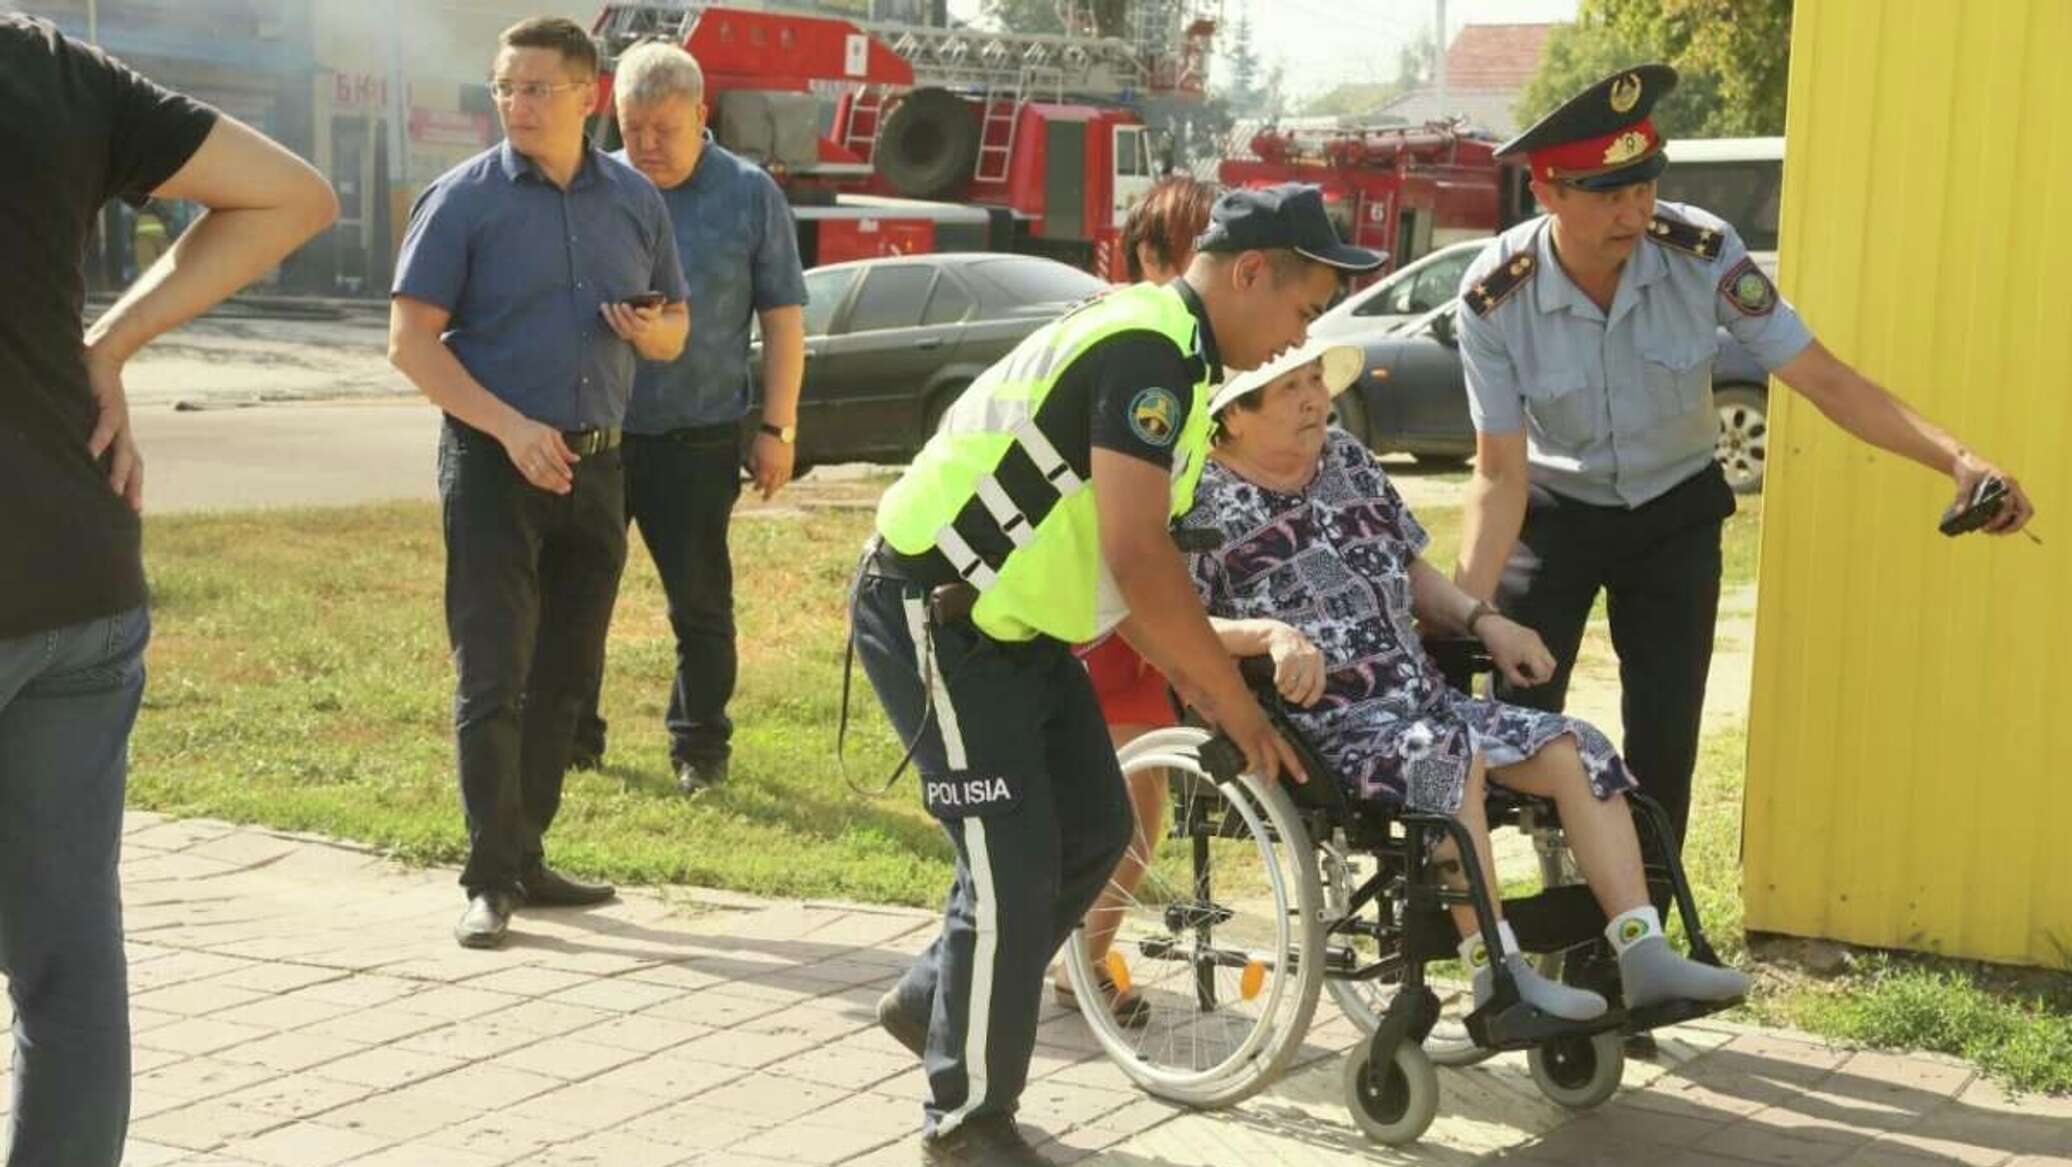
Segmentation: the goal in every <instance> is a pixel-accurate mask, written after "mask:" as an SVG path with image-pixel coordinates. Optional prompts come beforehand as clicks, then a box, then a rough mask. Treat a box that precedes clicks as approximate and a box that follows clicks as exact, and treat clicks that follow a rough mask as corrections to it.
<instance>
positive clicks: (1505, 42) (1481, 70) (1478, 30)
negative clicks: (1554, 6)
mask: <svg viewBox="0 0 2072 1167" xmlns="http://www.w3.org/2000/svg"><path fill="white" fill-rule="evenodd" d="M1559 27H1560V26H1559V25H1555V24H1470V25H1467V26H1465V27H1463V28H1462V29H1461V30H1460V34H1459V35H1458V36H1455V37H1454V38H1453V43H1452V44H1451V45H1448V46H1447V48H1446V84H1447V86H1448V87H1449V88H1458V89H1511V90H1518V89H1523V88H1525V83H1526V82H1527V81H1530V80H1532V75H1533V74H1534V73H1535V72H1537V71H1538V70H1539V67H1540V54H1541V53H1543V52H1545V51H1546V48H1547V38H1548V37H1549V36H1550V35H1552V34H1553V32H1554V30H1555V29H1556V28H1559Z"/></svg>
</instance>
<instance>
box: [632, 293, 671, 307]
mask: <svg viewBox="0 0 2072 1167" xmlns="http://www.w3.org/2000/svg"><path fill="white" fill-rule="evenodd" d="M667 300H668V297H667V296H664V295H663V294H662V293H660V292H635V293H634V294H633V295H631V296H628V297H626V299H625V301H624V303H625V305H626V306H627V307H628V308H660V307H661V306H662V305H663V303H664V302H665V301H667Z"/></svg>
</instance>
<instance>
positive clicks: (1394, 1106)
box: [1341, 1034, 1439, 1147]
mask: <svg viewBox="0 0 2072 1167" xmlns="http://www.w3.org/2000/svg"><path fill="white" fill-rule="evenodd" d="M1373 1048H1374V1036H1373V1035H1372V1034H1369V1035H1368V1036H1367V1037H1366V1038H1365V1039H1364V1040H1362V1041H1361V1042H1360V1044H1359V1045H1356V1046H1354V1047H1353V1049H1352V1052H1351V1053H1349V1054H1347V1055H1346V1057H1345V1074H1344V1076H1343V1078H1342V1079H1341V1081H1342V1082H1343V1083H1344V1085H1345V1106H1346V1109H1347V1110H1349V1111H1351V1112H1352V1116H1353V1122H1354V1123H1356V1124H1358V1126H1359V1128H1360V1129H1361V1130H1362V1131H1364V1132H1365V1133H1366V1135H1367V1137H1368V1138H1370V1139H1373V1140H1374V1141H1375V1142H1377V1143H1386V1144H1388V1145H1389V1146H1392V1147H1399V1146H1402V1145H1403V1144H1405V1143H1414V1142H1416V1141H1417V1140H1418V1139H1419V1138H1420V1137H1422V1136H1423V1135H1424V1133H1425V1131H1426V1129H1427V1128H1429V1127H1430V1126H1431V1125H1432V1118H1433V1116H1435V1115H1437V1114H1438V1113H1439V1074H1438V1071H1436V1070H1434V1069H1432V1059H1431V1057H1430V1056H1429V1055H1427V1054H1426V1053H1425V1051H1424V1050H1423V1049H1421V1048H1419V1047H1418V1046H1416V1045H1413V1044H1412V1043H1410V1042H1407V1041H1404V1042H1398V1043H1397V1044H1396V1053H1395V1056H1394V1057H1392V1058H1390V1059H1389V1063H1388V1065H1387V1066H1386V1067H1376V1068H1370V1066H1369V1065H1368V1059H1369V1057H1370V1056H1371V1054H1372V1051H1373ZM1376 1069H1379V1072H1378V1073H1377V1072H1376Z"/></svg>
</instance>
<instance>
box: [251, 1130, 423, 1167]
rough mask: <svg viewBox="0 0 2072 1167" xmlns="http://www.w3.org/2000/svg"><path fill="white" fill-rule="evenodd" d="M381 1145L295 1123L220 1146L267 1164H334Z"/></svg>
mask: <svg viewBox="0 0 2072 1167" xmlns="http://www.w3.org/2000/svg"><path fill="white" fill-rule="evenodd" d="M384 1145H385V1144H384V1142H383V1141H382V1140H381V1139H379V1138H376V1137H374V1136H370V1135H364V1134H358V1133H355V1132H352V1131H345V1130H339V1129H337V1128H336V1127H327V1126H320V1125H318V1124H316V1123H309V1122H298V1123H295V1124H294V1125H292V1126H285V1127H281V1128H279V1129H277V1130H270V1131H267V1132H266V1133H265V1134H262V1135H255V1136H253V1137H251V1138H248V1139H239V1140H237V1141H235V1142H233V1143H231V1144H230V1145H229V1146H226V1147H224V1148H223V1153H224V1154H226V1155H233V1156H236V1157H238V1158H243V1159H250V1160H252V1161H253V1162H255V1163H266V1164H269V1165H271V1167H336V1165H337V1164H339V1163H344V1162H347V1161H349V1160H352V1159H356V1158H359V1157H360V1156H363V1155H369V1154H372V1153H374V1152H375V1151H379V1150H381V1149H382V1148H383V1146H384Z"/></svg>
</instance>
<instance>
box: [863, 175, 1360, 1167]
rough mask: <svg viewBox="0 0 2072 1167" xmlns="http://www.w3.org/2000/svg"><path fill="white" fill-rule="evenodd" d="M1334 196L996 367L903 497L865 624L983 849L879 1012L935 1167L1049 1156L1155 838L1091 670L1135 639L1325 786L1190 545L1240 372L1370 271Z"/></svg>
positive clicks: (878, 553)
mask: <svg viewBox="0 0 2072 1167" xmlns="http://www.w3.org/2000/svg"><path fill="white" fill-rule="evenodd" d="M1382 259H1383V257H1382V256H1380V255H1378V254H1375V253H1373V252H1370V251H1366V250H1364V249H1361V248H1355V247H1350V246H1347V245H1345V244H1343V243H1342V242H1340V241H1339V239H1338V238H1337V235H1336V232H1335V231H1334V230H1333V228H1332V226H1331V223H1330V220H1329V219H1328V218H1327V217H1326V215H1325V213H1324V204H1323V199H1322V195H1321V193H1320V192H1319V191H1318V189H1317V188H1315V187H1313V186H1299V185H1295V184H1287V185H1283V186H1279V187H1274V188H1271V189H1267V190H1241V191H1232V192H1229V193H1227V194H1225V195H1224V196H1223V197H1222V198H1221V199H1220V200H1219V201H1218V203H1217V205H1216V207H1215V210H1214V212H1213V214H1212V216H1211V220H1210V225H1209V228H1208V230H1207V232H1205V233H1204V235H1203V236H1202V238H1201V240H1200V244H1199V251H1198V254H1197V257H1196V259H1195V261H1194V263H1193V264H1192V266H1190V267H1189V269H1188V271H1187V273H1186V274H1185V275H1184V276H1183V277H1182V278H1180V279H1178V280H1175V281H1173V282H1172V283H1170V284H1166V285H1164V286H1157V285H1151V284H1139V285H1136V286H1134V287H1130V288H1126V289H1122V290H1120V291H1116V292H1113V293H1111V294H1108V295H1105V296H1102V297H1100V298H1098V299H1095V300H1093V301H1091V302H1089V303H1087V304H1085V305H1082V306H1080V307H1079V308H1077V309H1076V310H1074V311H1073V312H1071V313H1069V314H1067V315H1066V316H1064V317H1063V318H1061V319H1059V320H1058V321H1056V322H1054V323H1052V324H1050V325H1048V326H1046V327H1045V328H1043V329H1041V330H1040V331H1038V332H1036V333H1035V334H1033V335H1032V336H1031V337H1029V338H1028V339H1027V340H1025V341H1024V342H1022V344H1021V345H1019V346H1018V347H1016V349H1015V350H1014V351H1013V352H1012V353H1010V354H1008V356H1006V357H1005V358H1003V359H1002V360H1001V361H1000V362H999V363H998V364H996V365H994V366H993V367H992V368H991V369H989V370H987V371H986V373H985V374H983V375H982V376H980V377H979V379H978V380H977V381H975V382H974V383H973V384H972V386H971V387H970V388H969V389H967V390H966V391H965V392H964V394H963V396H962V397H960V398H959V399H958V401H957V402H956V403H955V404H954V405H953V406H952V407H951V408H950V410H949V411H948V413H947V414H946V415H945V416H944V419H943V423H942V426H941V429H940V430H939V431H938V432H937V433H936V435H935V436H934V437H933V438H932V439H931V440H930V441H929V443H928V445H927V447H926V448H925V449H924V450H923V451H922V452H921V454H920V456H919V457H918V458H916V459H915V461H914V463H913V465H912V466H911V467H910V468H909V469H908V470H907V472H906V473H905V474H904V475H903V476H902V477H901V478H900V480H899V481H898V482H897V483H895V484H894V485H893V487H892V488H891V489H890V490H889V491H888V492H887V493H886V495H885V498H884V500H883V502H882V503H881V504H880V506H879V509H878V518H877V533H876V535H875V537H874V538H873V539H872V541H871V547H870V549H869V551H868V552H867V556H866V560H865V562H864V563H863V565H862V568H861V571H860V574H859V577H858V580H857V586H856V592H855V595H854V597H853V612H852V618H853V622H854V633H855V638H856V647H857V652H858V655H859V656H860V657H861V658H862V659H863V662H864V667H865V670H866V672H867V674H868V675H869V677H870V680H871V684H872V686H873V687H874V688H875V689H876V690H877V693H878V696H879V699H880V700H881V701H882V702H883V704H884V706H885V709H886V712H887V714H888V716H889V718H890V720H891V722H892V724H893V726H894V728H895V729H896V731H897V732H898V733H899V735H900V737H901V740H902V741H905V742H908V743H911V744H912V756H913V758H914V760H915V763H916V765H917V767H918V769H919V770H920V773H921V778H922V782H921V785H922V793H923V798H924V801H925V803H926V806H927V809H928V811H929V813H930V814H932V815H933V816H934V817H935V818H936V819H937V820H938V821H939V822H941V824H942V826H943V828H944V830H945V831H946V832H947V833H948V834H949V836H950V839H951V842H952V844H953V846H954V847H955V849H956V878H955V883H954V885H953V887H952V889H951V892H950V897H949V903H948V906H947V909H946V911H945V913H944V921H943V931H942V933H941V935H940V936H939V937H937V939H936V941H935V942H934V944H933V945H931V947H930V948H929V949H928V950H927V952H925V953H924V954H923V955H922V956H921V957H920V959H919V960H918V961H917V962H916V963H915V964H914V965H913V967H912V968H910V969H909V970H908V972H907V974H906V975H905V976H904V977H903V978H902V979H901V981H900V983H899V984H898V985H896V986H895V987H894V988H893V989H892V990H891V991H890V992H888V993H887V994H886V995H885V997H884V999H883V1000H882V1001H881V1002H880V1003H879V1007H878V1018H879V1021H880V1023H881V1024H883V1025H884V1027H885V1028H886V1030H887V1031H888V1032H889V1033H891V1034H892V1036H893V1037H895V1038H896V1039H898V1040H899V1041H900V1042H901V1043H902V1044H903V1045H905V1046H906V1047H907V1048H908V1049H911V1050H913V1051H914V1053H915V1054H916V1055H918V1056H921V1057H922V1058H923V1059H924V1062H925V1066H926V1069H927V1074H928V1090H929V1097H928V1100H927V1102H926V1105H925V1121H924V1130H923V1144H922V1159H923V1162H926V1163H934V1164H962V1163H986V1164H1023V1163H1027V1164H1036V1163H1042V1162H1044V1160H1043V1159H1042V1158H1041V1157H1040V1156H1039V1155H1037V1154H1036V1153H1035V1151H1034V1150H1033V1149H1031V1147H1030V1145H1029V1142H1028V1141H1027V1139H1025V1138H1024V1136H1023V1135H1022V1134H1021V1132H1020V1131H1019V1130H1018V1129H1017V1127H1016V1125H1015V1121H1014V1111H1015V1106H1016V1102H1017V1100H1018V1098H1019V1097H1020V1094H1021V1091H1022V1088H1023V1086H1024V1084H1025V1083H1026V1080H1027V1076H1028V1065H1029V1058H1030V1054H1031V1052H1032V1049H1033V1046H1034V1043H1035V1033H1036V1018H1037V1011H1038V1005H1039V999H1040V996H1041V989H1042V985H1043V978H1044V971H1045V969H1046V968H1047V967H1048V965H1049V963H1050V960H1051V957H1052V955H1053V954H1054V953H1055V952H1056V951H1057V949H1058V946H1059V944H1060V943H1062V942H1063V940H1064V939H1065V937H1066V936H1067V935H1068V934H1069V933H1070V931H1071V929H1072V928H1073V927H1074V926H1075V925H1076V924H1077V923H1078V922H1079V920H1080V918H1081V916H1083V915H1084V913H1085V912H1086V910H1087V908H1088V907H1089V906H1090V905H1091V904H1092V903H1093V902H1094V899H1095V897H1096V895H1097V894H1098V893H1099V891H1100V889H1101V887H1102V886H1103V884H1104V883H1105V882H1106V880H1107V879H1108V876H1109V874H1110V873H1111V872H1112V871H1113V870H1114V869H1115V865H1116V861H1117V860H1118V858H1120V856H1121V854H1122V852H1123V848H1124V847H1125V846H1126V845H1127V843H1128V840H1129V838H1130V834H1131V830H1132V823H1131V811H1130V807H1129V802H1128V800H1127V798H1126V796H1125V793H1124V786H1123V780H1122V775H1121V771H1120V770H1119V768H1118V766H1117V763H1116V758H1115V753H1114V750H1113V747H1112V746H1111V744H1110V743H1109V740H1108V734H1107V730H1106V728H1105V727H1104V725H1103V723H1102V719H1101V713H1100V709H1099V707H1098V706H1097V704H1096V702H1095V699H1094V695H1093V691H1092V689H1091V687H1090V685H1089V683H1088V680H1087V675H1086V670H1085V668H1084V667H1083V666H1082V665H1081V664H1080V663H1079V661H1078V660H1077V659H1076V658H1075V657H1074V656H1073V655H1072V653H1071V650H1070V646H1071V645H1073V644H1076V643H1083V642H1086V641H1089V640H1092V639H1094V638H1095V637H1096V636H1098V635H1099V634H1101V633H1103V632H1105V631H1107V630H1109V629H1110V628H1119V630H1120V631H1121V632H1122V634H1123V635H1124V636H1125V637H1126V638H1127V639H1128V640H1129V641H1130V643H1131V644H1132V645H1133V646H1135V647H1136V648H1137V649H1138V650H1139V651H1140V652H1142V653H1143V655H1144V656H1145V658H1146V659H1147V660H1149V661H1150V662H1151V663H1152V664H1153V665H1155V666H1157V667H1158V668H1159V669H1160V671H1162V672H1163V673H1164V674H1165V675H1166V676H1167V677H1169V678H1171V679H1172V680H1173V682H1174V684H1175V686H1176V688H1178V689H1179V690H1180V692H1181V693H1182V694H1183V695H1185V696H1186V697H1187V698H1188V700H1189V701H1190V702H1191V703H1192V704H1194V705H1196V706H1197V707H1198V708H1200V709H1202V710H1203V711H1205V712H1206V713H1208V714H1209V715H1210V716H1212V717H1213V718H1214V719H1215V720H1216V721H1217V722H1218V723H1219V724H1220V725H1221V727H1222V729H1223V731H1224V732H1225V733H1226V734H1227V735H1228V736H1229V737H1230V739H1231V740H1232V741H1233V742H1235V743H1236V744H1237V745H1238V746H1239V747H1240V748H1241V749H1242V750H1243V751H1244V753H1245V755H1246V759H1247V762H1248V764H1249V766H1250V767H1252V768H1253V769H1254V770H1256V771H1258V772H1260V773H1263V774H1265V775H1267V776H1268V777H1269V778H1271V777H1273V776H1276V775H1279V774H1282V773H1287V774H1289V775H1290V776H1291V777H1293V778H1295V779H1297V780H1300V779H1301V777H1302V775H1301V773H1300V767H1299V763H1298V762H1297V760H1296V757H1295V754H1294V752H1293V751H1292V750H1291V748H1290V747H1289V746H1288V744H1287V743H1286V742H1285V741H1284V740H1282V739H1281V738H1280V736H1279V735H1278V734H1276V733H1275V732H1274V730H1273V729H1272V728H1271V726H1270V725H1269V724H1268V722H1267V720H1266V717H1265V715H1264V714H1263V713H1262V712H1261V710H1260V709H1259V706H1258V704H1257V703H1256V701H1255V700H1254V699H1253V697H1252V696H1251V694H1250V693H1249V692H1248V691H1247V689H1246V686H1245V683H1244V682H1243V680H1242V679H1241V678H1240V677H1239V675H1238V671H1237V668H1236V666H1235V665H1234V663H1233V662H1232V661H1231V659H1230V657H1229V656H1228V654H1226V653H1225V652H1224V650H1223V648H1222V646H1221V644H1220V643H1219V642H1218V640H1217V638H1216V635H1215V633H1214V632H1213V631H1212V630H1211V629H1210V626H1209V623H1208V620H1207V617H1206V616H1205V615H1204V614H1203V611H1202V607H1201V603H1200V601H1199V600H1198V599H1197V598H1196V595H1195V592H1194V588H1193V586H1192V585H1191V583H1190V582H1189V579H1188V576H1187V572H1186V568H1185V566H1184V565H1183V563H1182V560H1181V557H1180V554H1179V552H1178V550H1177V549H1176V548H1175V547H1174V545H1173V543H1172V541H1171V537H1170V535H1169V531H1168V524H1169V523H1170V522H1171V520H1172V519H1173V518H1174V517H1175V516H1177V515H1179V514H1181V513H1183V512H1184V511H1185V510H1186V509H1187V507H1188V505H1189V503H1190V502H1191V500H1192V497H1193V491H1194V486H1195V483H1196V482H1197V481H1198V479H1199V477H1200V475H1201V470H1202V464H1203V460H1204V458H1205V457H1206V455H1207V450H1208V435H1209V414H1208V408H1207V406H1208V398H1209V391H1210V389H1211V387H1212V386H1213V385H1214V384H1215V383H1216V381H1218V380H1219V379H1220V377H1221V372H1222V369H1223V366H1225V365H1226V364H1227V365H1229V366H1231V367H1233V368H1239V369H1249V368H1253V367H1256V366H1258V365H1260V364H1261V363H1263V362H1265V361H1266V360H1267V359H1269V358H1270V357H1272V356H1273V355H1274V354H1276V353H1277V352H1280V351H1282V350H1284V349H1287V348H1289V347H1292V346H1294V345H1296V344H1299V343H1301V342H1302V340H1303V339H1304V337H1305V335H1306V333H1307V331H1308V326H1309V323H1310V322H1311V321H1312V320H1314V319H1315V318H1316V317H1317V316H1318V315H1319V314H1320V313H1322V312H1323V311H1324V310H1325V308H1327V307H1328V306H1329V305H1330V303H1331V301H1332V300H1333V298H1334V297H1335V296H1336V294H1337V292H1338V290H1339V281H1340V279H1341V277H1342V275H1343V274H1344V273H1346V272H1356V271H1368V270H1372V269H1373V268H1375V267H1377V266H1379V265H1380V264H1381V262H1382Z"/></svg>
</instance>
